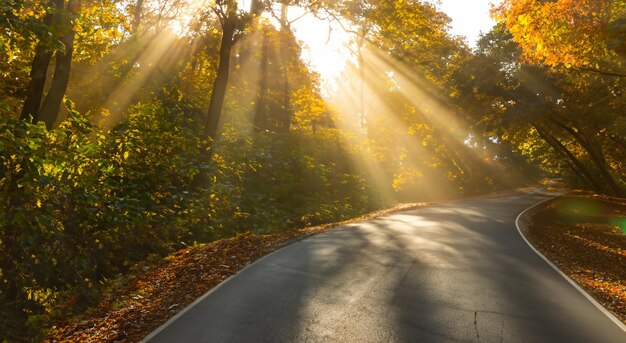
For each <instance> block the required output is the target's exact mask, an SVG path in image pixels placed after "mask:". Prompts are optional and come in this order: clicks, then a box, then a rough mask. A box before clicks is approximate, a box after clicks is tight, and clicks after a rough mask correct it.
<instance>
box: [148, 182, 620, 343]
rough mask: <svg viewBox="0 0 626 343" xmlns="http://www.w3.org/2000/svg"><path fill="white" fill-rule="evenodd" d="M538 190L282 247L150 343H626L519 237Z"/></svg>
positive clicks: (357, 226) (436, 209)
mask: <svg viewBox="0 0 626 343" xmlns="http://www.w3.org/2000/svg"><path fill="white" fill-rule="evenodd" d="M548 196H549V195H546V192H541V191H539V190H535V191H533V190H530V189H529V190H526V191H519V192H515V193H509V194H504V195H498V196H492V197H485V198H477V199H472V200H464V201H459V202H454V203H447V204H442V205H437V206H434V207H429V208H423V209H419V210H415V211H409V212H403V213H399V214H393V215H389V216H386V217H381V218H378V219H375V220H371V221H366V222H361V223H356V224H351V225H347V226H344V227H340V228H336V229H332V230H330V231H328V232H325V233H322V234H319V235H316V236H313V237H311V238H308V239H305V240H303V241H300V242H298V243H295V244H292V245H289V246H287V247H285V248H283V249H281V250H279V251H277V252H275V253H273V254H271V255H269V256H267V257H265V258H263V259H261V260H260V261H259V262H257V263H254V264H252V265H251V266H249V267H248V268H246V269H245V270H243V271H242V272H240V273H239V274H237V275H236V276H234V277H233V278H231V279H229V280H227V281H226V282H224V283H222V284H221V285H220V286H218V287H217V288H215V289H214V290H212V291H211V292H209V293H208V294H207V295H205V296H204V297H203V298H201V300H199V301H198V302H196V303H195V305H193V306H192V307H190V308H188V309H187V310H186V311H184V312H183V313H182V314H180V315H179V316H177V317H175V318H174V319H173V320H171V321H170V322H168V323H167V324H165V325H164V326H163V327H161V328H160V329H158V330H157V331H155V332H153V333H152V334H151V335H149V336H148V337H146V340H147V341H149V342H150V343H160V342H524V343H526V342H585V343H589V342H598V343H599V342H616V343H617V342H621V343H624V342H626V333H625V332H624V331H622V330H621V329H620V328H619V327H618V326H617V325H615V324H614V323H613V322H612V321H611V320H609V318H608V317H606V316H605V315H603V314H602V313H601V312H600V311H599V310H598V309H597V308H596V307H595V306H593V305H592V304H591V303H590V302H589V301H588V300H587V299H585V298H584V297H583V296H582V295H581V294H580V293H579V292H578V291H577V290H576V289H575V288H574V287H572V286H571V285H570V284H569V283H568V282H567V281H565V280H564V279H563V278H562V277H561V276H560V275H559V274H558V273H557V272H556V271H554V270H553V269H551V268H550V267H549V266H548V265H547V264H546V263H545V262H544V261H542V260H541V259H540V258H539V257H538V256H537V255H536V254H535V253H534V252H533V251H532V250H531V249H530V248H529V247H528V246H527V245H526V243H525V242H524V241H523V239H522V238H521V237H520V236H519V234H518V232H517V230H516V228H515V225H514V221H515V218H516V216H517V215H518V214H519V213H520V212H521V211H522V210H524V209H525V208H527V207H529V206H531V205H533V204H535V203H537V202H539V201H541V200H543V199H546V198H547V197H548Z"/></svg>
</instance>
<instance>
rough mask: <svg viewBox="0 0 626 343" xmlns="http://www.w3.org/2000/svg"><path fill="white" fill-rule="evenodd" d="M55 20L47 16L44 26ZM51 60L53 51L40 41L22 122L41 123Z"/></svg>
mask: <svg viewBox="0 0 626 343" xmlns="http://www.w3.org/2000/svg"><path fill="white" fill-rule="evenodd" d="M49 5H50V7H56V3H55V2H54V1H51V2H50V3H49ZM54 19H55V16H54V14H53V13H48V14H46V16H45V17H44V20H43V23H44V26H46V27H50V26H52V24H53V23H54ZM51 59H52V51H50V48H49V47H48V46H46V44H45V43H44V42H41V41H40V42H39V44H37V50H36V52H35V57H34V58H33V63H32V64H31V68H30V81H29V82H28V88H27V91H26V101H24V107H22V113H21V114H20V119H22V120H30V118H31V117H32V121H33V122H34V123H36V122H37V121H39V108H40V106H41V99H42V98H43V91H44V87H45V86H46V76H47V74H48V67H49V66H50V60H51Z"/></svg>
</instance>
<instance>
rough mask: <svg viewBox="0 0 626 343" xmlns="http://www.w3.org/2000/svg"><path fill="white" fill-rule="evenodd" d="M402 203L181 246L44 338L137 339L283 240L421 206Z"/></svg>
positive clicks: (140, 268) (136, 270)
mask: <svg viewBox="0 0 626 343" xmlns="http://www.w3.org/2000/svg"><path fill="white" fill-rule="evenodd" d="M424 206H426V204H424V203H412V204H401V205H398V206H396V207H393V208H390V209H385V210H380V211H377V212H372V213H369V214H366V215H364V216H361V217H359V218H355V219H351V220H349V221H344V222H340V223H332V224H324V225H319V226H315V227H309V228H304V229H300V230H294V231H288V232H282V233H276V234H269V235H256V234H252V233H246V234H242V235H239V236H237V237H234V238H230V239H222V240H218V241H215V242H212V243H208V244H201V245H197V246H193V247H188V248H185V249H182V250H179V251H177V252H175V253H173V254H171V255H169V256H167V257H165V258H163V259H157V260H155V261H149V262H146V263H144V264H142V265H139V266H136V267H135V268H133V270H134V272H132V273H131V274H129V275H127V276H124V277H123V278H122V279H120V280H117V281H116V282H115V284H114V285H113V286H111V287H110V288H109V289H107V291H106V292H105V295H104V296H103V298H102V301H101V302H100V304H99V305H98V306H97V307H96V308H93V309H91V310H90V311H88V312H87V313H86V314H84V315H82V316H81V317H78V318H73V319H70V320H69V321H68V322H66V323H62V324H59V325H57V326H55V327H53V329H52V330H51V332H50V333H49V335H48V337H47V338H46V339H45V340H44V341H45V342H137V341H139V340H141V339H142V338H144V337H145V336H146V335H147V334H149V333H150V332H152V331H153V330H155V329H156V328H158V327H159V326H160V325H162V324H163V323H165V322H166V321H167V320H168V319H170V318H171V317H173V316H174V315H175V314H176V313H178V312H180V311H181V310H182V309H184V308H185V307H186V306H187V305H189V304H191V303H192V302H193V301H195V300H196V299H197V298H199V297H200V296H202V295H203V294H204V293H206V292H207V291H209V290H210V289H212V288H213V287H215V286H216V285H218V284H219V283H220V282H222V281H224V280H225V279H227V278H229V277H230V276H232V275H234V274H236V273H237V272H239V271H240V270H241V269H243V268H244V267H245V266H247V265H248V264H250V263H252V262H254V261H255V260H257V259H259V258H261V257H263V256H265V255H267V254H269V253H271V252H272V251H275V250H277V249H279V248H281V247H283V246H285V245H287V244H290V243H292V242H295V241H298V240H301V239H304V238H306V237H309V236H311V235H314V234H317V233H320V232H322V231H325V230H327V229H329V228H332V227H336V226H341V225H345V224H348V223H352V222H358V221H363V220H369V219H373V218H376V217H380V216H383V215H387V214H391V213H394V212H398V211H406V210H411V209H416V208H420V207H424Z"/></svg>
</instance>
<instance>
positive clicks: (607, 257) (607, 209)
mask: <svg viewBox="0 0 626 343" xmlns="http://www.w3.org/2000/svg"><path fill="white" fill-rule="evenodd" d="M625 218H626V199H622V198H612V197H606V196H599V195H588V194H578V195H571V196H566V197H562V198H558V199H556V200H554V201H551V202H548V203H546V204H544V205H542V206H539V207H538V208H537V209H535V210H534V211H533V218H532V221H531V223H530V225H529V227H528V228H527V230H526V232H525V233H526V235H527V237H528V239H529V240H530V241H531V242H532V244H533V245H534V246H535V247H536V248H537V249H539V250H540V251H541V252H542V253H543V254H544V255H546V257H548V258H549V259H550V260H551V261H553V262H555V264H556V265H557V266H558V267H559V269H561V271H563V272H564V273H565V274H567V275H568V276H569V277H571V278H572V279H573V280H575V281H576V282H578V283H579V284H580V285H581V286H582V287H583V288H584V289H585V290H586V291H587V292H589V293H590V294H591V295H593V296H594V297H595V298H596V300H598V301H599V302H600V303H601V304H602V305H603V306H604V307H606V308H607V309H609V310H610V311H612V312H613V313H614V314H615V315H616V316H617V317H618V318H620V319H621V320H622V321H623V322H625V323H626V235H625V234H624V232H623V228H621V227H618V226H616V225H615V224H614V223H616V222H620V221H621V220H622V219H625Z"/></svg>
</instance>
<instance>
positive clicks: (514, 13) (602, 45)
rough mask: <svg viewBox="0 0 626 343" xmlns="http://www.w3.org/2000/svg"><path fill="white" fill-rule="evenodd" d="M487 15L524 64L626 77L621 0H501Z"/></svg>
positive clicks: (624, 8) (625, 24)
mask: <svg viewBox="0 0 626 343" xmlns="http://www.w3.org/2000/svg"><path fill="white" fill-rule="evenodd" d="M493 13H494V16H495V17H496V19H498V20H499V21H502V22H504V23H506V27H507V29H508V30H509V31H510V32H511V34H512V35H513V38H514V39H515V41H516V42H517V43H518V44H520V46H521V48H522V51H523V52H524V57H525V58H526V59H527V60H528V61H530V62H534V63H544V64H546V65H549V66H555V67H556V66H559V67H566V68H575V69H580V70H585V71H595V72H600V73H604V74H607V75H613V76H626V70H625V69H624V62H625V58H626V50H625V47H626V45H625V43H624V41H625V40H624V35H625V33H626V4H625V3H624V1H621V0H577V1H572V0H557V1H542V0H505V1H503V2H502V3H501V4H500V5H499V6H498V7H496V8H494V11H493Z"/></svg>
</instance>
